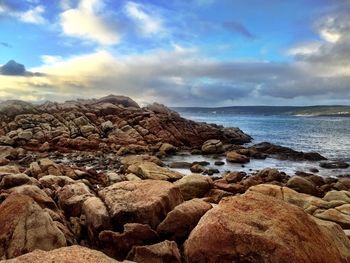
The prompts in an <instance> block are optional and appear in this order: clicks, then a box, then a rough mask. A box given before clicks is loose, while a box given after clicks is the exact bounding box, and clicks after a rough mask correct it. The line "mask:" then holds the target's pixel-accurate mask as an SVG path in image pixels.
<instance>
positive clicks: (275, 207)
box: [184, 192, 349, 263]
mask: <svg viewBox="0 0 350 263" xmlns="http://www.w3.org/2000/svg"><path fill="white" fill-rule="evenodd" d="M301 240H302V242H301ZM184 254H185V258H186V261H187V262H207V263H210V262H286V263H287V262H293V263H294V262H325V263H326V262H347V261H348V260H349V258H343V255H342V254H341V253H340V251H339V250H338V248H337V246H336V245H335V244H333V243H332V240H330V239H329V237H328V235H325V234H323V233H322V232H321V229H320V227H319V226H318V225H317V224H316V223H315V221H314V220H313V219H312V218H311V217H310V216H309V215H308V214H306V213H305V212H304V211H302V210H301V209H300V208H298V207H296V206H293V205H290V204H287V203H285V202H283V201H280V200H278V199H276V198H272V197H269V196H266V195H263V194H259V193H256V192H248V193H246V194H244V195H241V196H237V197H228V198H226V199H224V200H222V201H221V202H220V203H219V205H218V206H217V207H215V208H213V209H211V210H210V211H208V212H207V213H206V214H205V215H204V216H203V217H202V218H201V220H200V221H199V223H198V225H197V226H196V227H195V229H194V230H193V231H192V232H191V234H190V236H189V238H188V240H187V241H186V242H185V245H184Z"/></svg>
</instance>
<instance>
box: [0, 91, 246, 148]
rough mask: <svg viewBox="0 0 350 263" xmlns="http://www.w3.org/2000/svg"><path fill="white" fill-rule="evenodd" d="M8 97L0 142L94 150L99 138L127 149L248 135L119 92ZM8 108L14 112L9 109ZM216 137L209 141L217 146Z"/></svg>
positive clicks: (0, 118)
mask: <svg viewBox="0 0 350 263" xmlns="http://www.w3.org/2000/svg"><path fill="white" fill-rule="evenodd" d="M12 103H13V104H14V105H12V104H11V102H6V103H3V106H1V105H0V122H1V123H2V126H1V128H0V135H1V136H0V142H1V143H2V144H5V145H11V146H19V145H21V146H23V147H25V148H28V149H33V150H38V151H42V150H43V149H47V148H49V149H51V150H54V149H74V150H95V149H99V148H100V144H101V143H104V144H105V145H106V147H107V148H112V145H113V144H114V145H124V146H132V147H131V149H126V150H124V152H128V151H147V150H149V148H148V147H147V146H149V145H154V146H155V145H157V144H158V143H168V144H170V145H173V146H176V147H177V146H189V147H197V148H200V147H201V146H202V144H203V143H204V142H205V141H207V140H209V139H213V138H216V139H220V140H221V141H223V142H226V143H236V144H242V143H245V142H249V141H250V140H251V138H250V137H249V136H248V135H246V134H244V133H243V132H242V131H241V130H239V129H238V128H236V129H225V128H223V127H219V126H216V125H209V124H205V123H196V122H193V121H189V120H186V119H183V118H181V116H180V115H179V114H178V113H176V112H174V111H172V110H170V109H168V108H167V107H165V106H164V105H160V104H154V105H151V106H149V107H145V108H140V107H139V106H138V105H137V103H136V102H134V101H133V100H131V99H130V98H127V97H123V96H113V95H111V96H107V97H104V98H101V99H93V100H78V101H68V102H65V103H52V102H51V103H50V102H48V103H45V104H43V105H39V106H35V105H30V104H28V103H20V102H12ZM12 108H15V109H16V110H15V113H16V114H12V112H13V111H11V110H14V109H12ZM220 143H221V142H220ZM220 143H219V145H215V147H217V148H219V149H221V148H222V143H221V144H220ZM163 145H164V144H163ZM220 145H221V146H220ZM159 147H160V145H159V146H158V148H159ZM174 149H175V148H174ZM162 150H164V149H162Z"/></svg>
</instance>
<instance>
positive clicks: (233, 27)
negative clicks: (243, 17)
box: [222, 21, 256, 39]
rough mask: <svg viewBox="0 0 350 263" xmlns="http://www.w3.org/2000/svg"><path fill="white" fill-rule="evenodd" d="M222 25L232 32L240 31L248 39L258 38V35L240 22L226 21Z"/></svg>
mask: <svg viewBox="0 0 350 263" xmlns="http://www.w3.org/2000/svg"><path fill="white" fill-rule="evenodd" d="M222 26H223V27H224V28H225V29H226V30H228V31H230V32H232V33H238V34H240V35H242V36H244V37H245V38H248V39H256V36H255V35H254V34H253V33H251V32H250V31H249V30H248V29H247V28H246V27H245V26H244V25H243V24H241V23H239V22H235V21H226V22H224V23H223V24H222Z"/></svg>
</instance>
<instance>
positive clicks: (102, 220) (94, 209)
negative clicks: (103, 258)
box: [82, 197, 111, 243]
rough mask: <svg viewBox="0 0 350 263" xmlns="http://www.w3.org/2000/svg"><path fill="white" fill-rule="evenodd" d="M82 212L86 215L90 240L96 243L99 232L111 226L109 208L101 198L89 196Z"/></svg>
mask: <svg viewBox="0 0 350 263" xmlns="http://www.w3.org/2000/svg"><path fill="white" fill-rule="evenodd" d="M82 214H84V215H85V221H86V225H87V228H88V235H89V238H90V241H91V242H92V243H95V242H96V241H97V240H98V234H99V233H100V232H101V231H102V230H105V229H109V228H110V227H111V225H110V218H109V214H108V211H107V208H106V206H105V205H104V203H103V202H102V201H101V199H100V198H97V197H89V198H87V199H86V200H85V201H84V203H83V206H82Z"/></svg>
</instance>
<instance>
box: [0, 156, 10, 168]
mask: <svg viewBox="0 0 350 263" xmlns="http://www.w3.org/2000/svg"><path fill="white" fill-rule="evenodd" d="M9 163H10V160H8V159H6V158H3V157H0V166H4V165H8V164H9Z"/></svg>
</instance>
